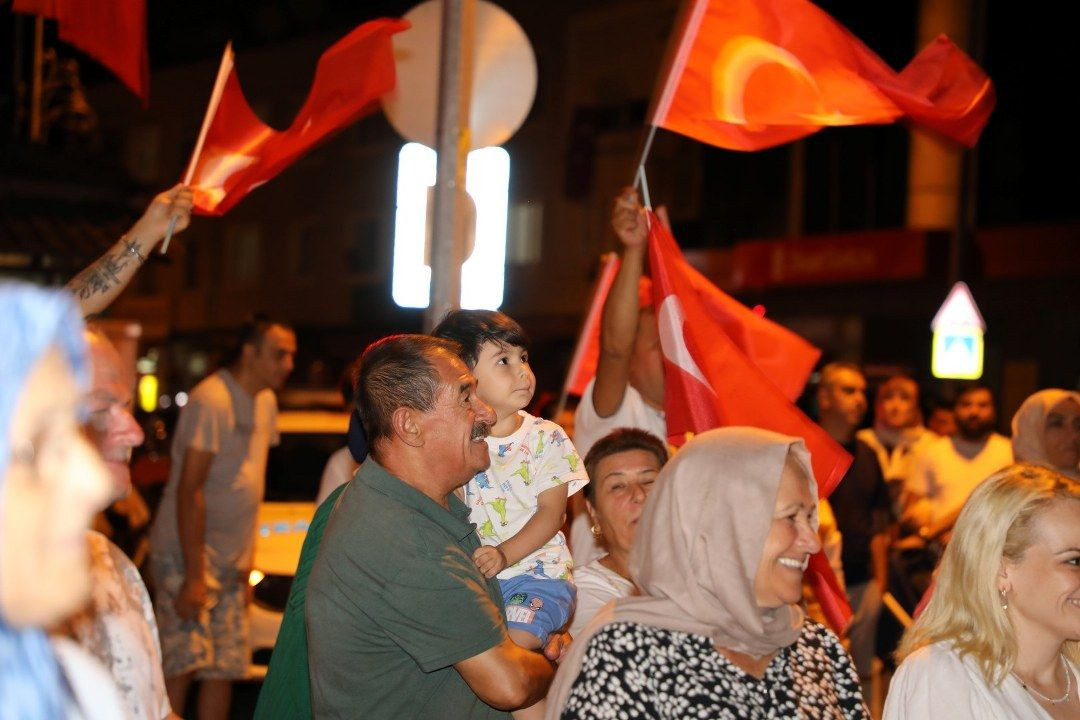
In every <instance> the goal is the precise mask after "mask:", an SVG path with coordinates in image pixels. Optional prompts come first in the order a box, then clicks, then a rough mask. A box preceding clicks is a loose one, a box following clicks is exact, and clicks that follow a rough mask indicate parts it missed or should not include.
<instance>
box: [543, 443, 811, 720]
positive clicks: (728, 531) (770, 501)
mask: <svg viewBox="0 0 1080 720" xmlns="http://www.w3.org/2000/svg"><path fill="white" fill-rule="evenodd" d="M789 454H790V455H791V456H792V457H793V458H794V460H795V461H796V462H797V463H798V464H799V465H800V466H801V467H802V469H803V471H804V472H805V474H806V477H807V478H809V479H810V481H809V482H810V491H811V494H812V496H813V497H815V498H816V497H817V485H816V483H815V482H814V480H813V477H814V476H813V471H812V470H811V466H810V453H809V452H808V451H807V449H806V445H805V444H804V443H803V441H802V440H801V439H799V438H792V437H787V436H785V435H779V434H777V433H773V432H769V431H766V430H759V429H756V428H734V427H733V428H719V429H716V430H710V431H708V432H705V433H702V434H701V435H698V436H697V437H695V438H693V439H692V440H691V441H690V442H688V443H687V444H686V445H685V446H684V447H683V448H682V450H680V451H679V452H678V453H676V455H675V457H674V458H673V459H672V460H671V461H670V462H668V464H667V465H665V466H664V469H663V470H662V471H661V472H660V475H659V477H658V478H657V482H656V489H655V490H653V492H652V494H651V495H649V499H648V501H647V502H646V505H645V511H644V513H643V514H642V516H641V523H640V525H639V526H638V529H637V533H636V535H635V536H634V546H633V548H632V549H631V551H630V575H631V576H632V578H633V580H634V582H635V583H636V584H637V586H638V587H639V588H641V591H642V593H643V594H642V595H640V596H635V597H627V598H622V599H620V600H618V601H616V602H615V603H614V604H612V605H608V606H607V607H606V608H604V609H603V610H601V611H600V613H599V614H598V615H597V617H596V618H595V619H594V620H593V622H591V623H590V624H589V626H588V627H587V628H586V629H585V631H584V632H583V633H582V635H581V637H578V638H574V642H573V645H572V646H571V650H570V652H569V654H568V656H567V657H566V658H564V659H563V661H562V663H561V667H560V668H559V672H558V674H557V675H556V676H555V681H554V682H553V683H552V686H551V690H550V691H549V692H548V705H547V715H546V717H547V718H551V719H554V718H558V717H559V715H560V714H561V713H562V710H563V707H564V705H565V703H566V699H567V697H568V696H569V694H570V688H571V687H572V686H573V684H574V681H575V680H576V679H577V676H578V673H579V672H580V670H581V663H582V660H583V658H584V655H585V647H586V645H587V644H588V640H589V638H590V637H592V635H594V634H595V633H596V632H597V631H598V630H599V629H600V628H602V627H603V626H604V625H607V624H608V623H612V622H634V623H639V624H643V625H651V626H653V627H660V628H666V629H669V630H675V631H679V632H686V633H693V634H697V635H706V636H708V637H710V638H712V639H713V642H714V644H715V645H717V646H718V647H723V648H728V649H730V650H735V651H737V652H741V653H746V654H749V655H753V656H755V657H762V656H765V655H769V654H771V653H774V652H776V651H778V650H780V649H781V648H784V647H787V646H788V645H791V644H792V643H794V642H795V640H796V639H798V637H799V632H800V629H801V628H802V624H803V613H802V610H801V609H800V608H799V607H798V606H797V605H785V606H782V607H779V608H773V609H768V610H766V609H762V608H760V607H758V604H757V600H756V595H755V592H754V580H755V578H756V576H757V570H758V564H759V563H760V562H761V554H762V552H764V549H765V539H766V538H767V537H768V534H769V530H770V529H771V527H772V520H773V509H774V507H775V505H776V494H777V492H778V490H779V487H780V475H781V472H782V471H783V468H784V463H785V461H786V460H787V457H788V455H789Z"/></svg>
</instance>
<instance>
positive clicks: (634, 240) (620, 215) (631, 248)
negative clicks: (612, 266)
mask: <svg viewBox="0 0 1080 720" xmlns="http://www.w3.org/2000/svg"><path fill="white" fill-rule="evenodd" d="M611 226H612V228H613V229H614V230H615V234H616V235H617V236H618V238H619V242H621V243H622V246H623V253H622V263H621V264H620V265H619V271H618V272H617V273H616V274H615V280H614V281H613V282H612V284H611V290H610V292H608V296H607V300H606V301H605V302H604V312H603V314H602V315H601V318H600V359H599V362H598V363H597V366H596V383H595V384H594V385H593V409H594V410H596V414H597V415H599V416H600V417H610V416H611V415H613V414H614V413H615V411H616V410H618V409H619V405H620V404H621V403H622V399H623V394H624V393H625V391H626V384H627V383H628V382H629V377H630V359H631V357H632V355H633V353H634V340H635V338H636V337H637V326H638V314H639V308H638V284H639V282H640V280H641V276H642V274H643V273H644V270H645V253H646V251H647V248H648V239H649V226H648V221H647V220H646V218H645V211H644V210H643V209H642V207H641V204H640V203H639V202H638V196H637V192H636V191H635V190H633V189H632V188H626V189H625V190H624V191H623V192H622V193H621V194H620V195H619V196H618V197H617V198H615V204H614V206H613V207H612V210H611Z"/></svg>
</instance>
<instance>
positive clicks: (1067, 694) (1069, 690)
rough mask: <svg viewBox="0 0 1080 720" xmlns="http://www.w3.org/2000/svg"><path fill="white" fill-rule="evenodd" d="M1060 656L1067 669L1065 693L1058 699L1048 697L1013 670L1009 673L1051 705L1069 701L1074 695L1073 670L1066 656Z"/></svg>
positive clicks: (1022, 685) (1063, 665) (1029, 690)
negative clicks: (1067, 662)
mask: <svg viewBox="0 0 1080 720" xmlns="http://www.w3.org/2000/svg"><path fill="white" fill-rule="evenodd" d="M1058 657H1060V658H1061V667H1062V668H1064V670H1065V694H1064V695H1062V696H1061V697H1059V698H1057V699H1054V698H1048V697H1046V696H1045V695H1043V694H1042V693H1041V692H1039V691H1038V690H1036V689H1035V688H1033V687H1031V686H1030V685H1028V684H1027V683H1026V682H1024V681H1023V680H1021V679H1020V676H1019V675H1017V674H1016V673H1014V672H1012V671H1011V670H1010V671H1009V674H1010V675H1012V676H1013V677H1014V678H1016V682H1018V683H1020V687H1022V688H1024V689H1025V690H1027V691H1028V692H1029V693H1031V694H1032V695H1035V696H1036V697H1038V698H1039V699H1041V700H1043V701H1045V702H1048V703H1050V704H1051V705H1060V704H1061V703H1067V702H1069V697H1070V696H1071V695H1072V672H1071V671H1070V670H1069V666H1068V665H1067V664H1066V663H1065V656H1064V655H1059V656H1058Z"/></svg>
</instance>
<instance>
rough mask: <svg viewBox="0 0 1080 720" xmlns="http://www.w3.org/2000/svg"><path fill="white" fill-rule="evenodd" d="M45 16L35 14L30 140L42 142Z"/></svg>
mask: <svg viewBox="0 0 1080 720" xmlns="http://www.w3.org/2000/svg"><path fill="white" fill-rule="evenodd" d="M44 44H45V18H43V17H42V16H40V15H36V16H34V77H33V79H32V80H31V85H30V142H35V143H36V142H41V66H42V53H44Z"/></svg>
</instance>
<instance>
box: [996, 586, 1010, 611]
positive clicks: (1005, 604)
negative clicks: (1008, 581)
mask: <svg viewBox="0 0 1080 720" xmlns="http://www.w3.org/2000/svg"><path fill="white" fill-rule="evenodd" d="M998 594H999V595H1001V612H1005V611H1006V610H1008V609H1009V598H1007V597H1005V589H1004V588H1001V589H1000V590H998Z"/></svg>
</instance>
